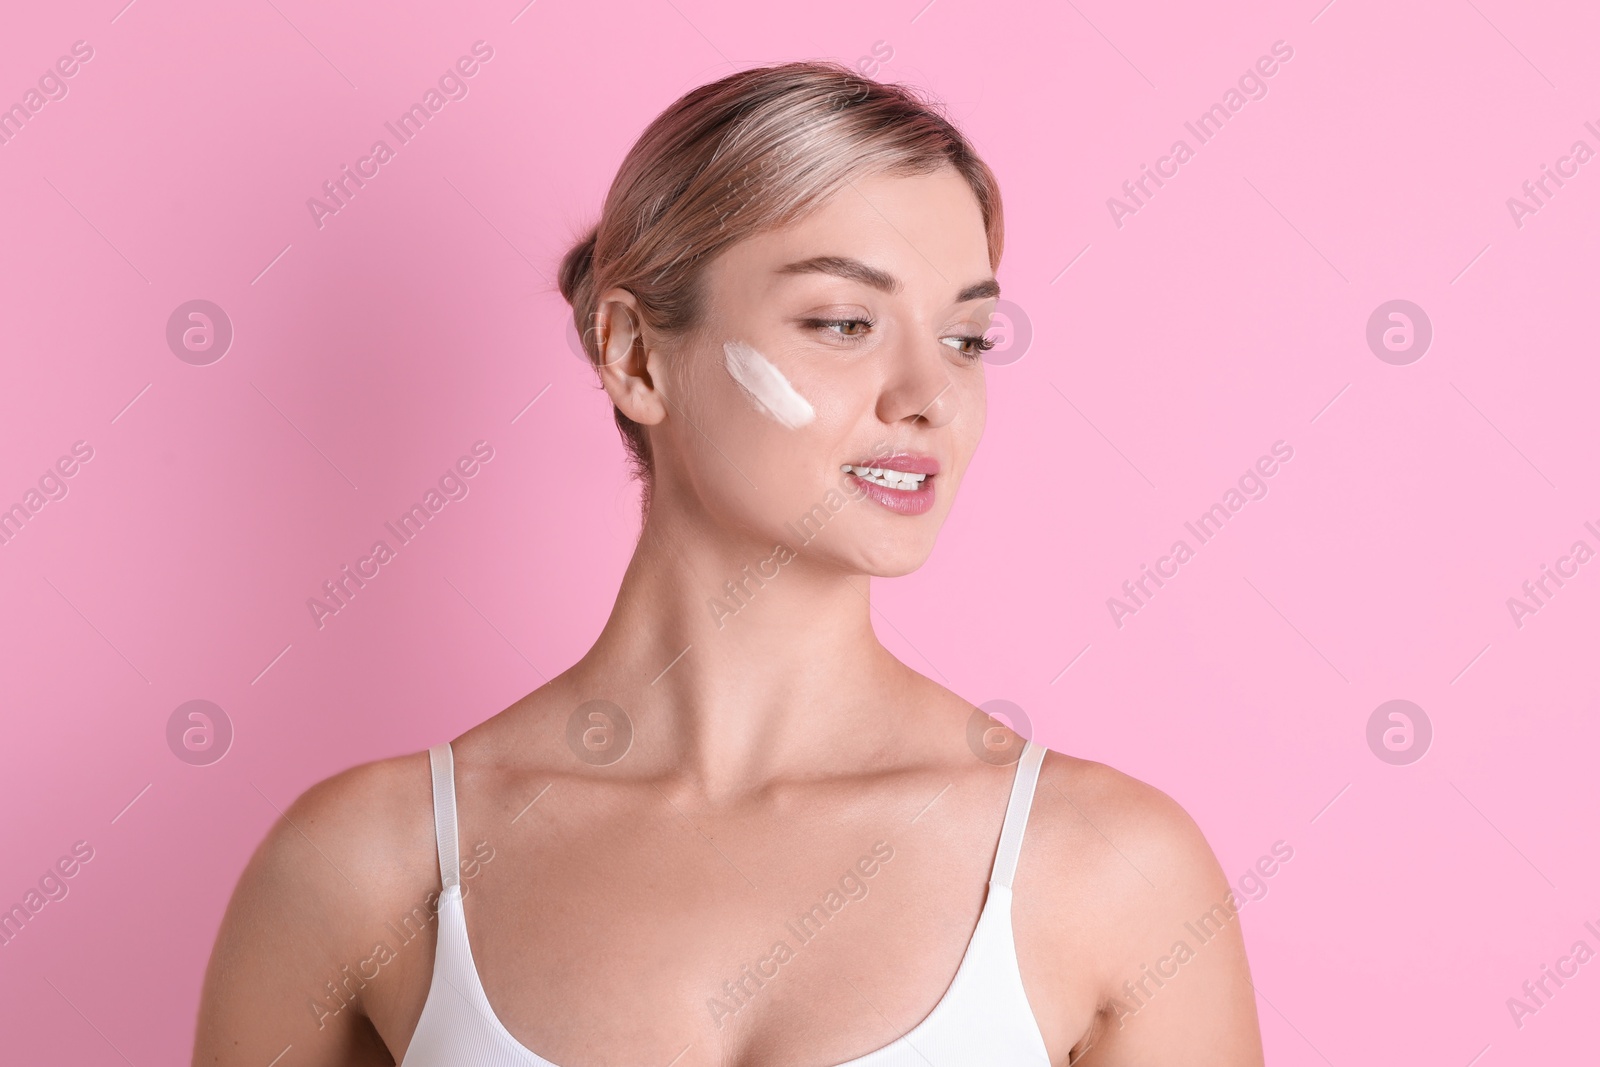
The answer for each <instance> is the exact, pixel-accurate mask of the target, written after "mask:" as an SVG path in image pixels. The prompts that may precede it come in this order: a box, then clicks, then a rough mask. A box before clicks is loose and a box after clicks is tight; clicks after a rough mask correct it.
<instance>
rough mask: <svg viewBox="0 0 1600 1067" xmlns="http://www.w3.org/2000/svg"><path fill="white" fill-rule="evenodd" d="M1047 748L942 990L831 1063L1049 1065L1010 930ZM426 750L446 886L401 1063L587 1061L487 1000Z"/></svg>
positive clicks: (447, 788)
mask: <svg viewBox="0 0 1600 1067" xmlns="http://www.w3.org/2000/svg"><path fill="white" fill-rule="evenodd" d="M1044 754H1045V748H1044V746H1042V745H1035V744H1033V743H1032V742H1031V741H1030V742H1026V743H1025V744H1024V746H1023V750H1022V755H1021V757H1020V758H1019V759H1018V760H1017V770H1016V777H1015V779H1014V780H1013V782H1012V785H1011V798H1010V801H1009V802H1008V803H1007V805H1006V816H1005V822H1004V823H1003V824H1002V826H1001V829H1000V843H999V846H998V847H997V849H996V851H995V859H994V867H993V869H992V870H991V871H990V874H989V891H988V895H987V897H986V898H985V900H984V903H983V910H982V912H981V913H980V915H979V916H978V926H977V929H976V930H974V931H973V934H972V940H971V941H969V942H968V944H967V950H966V954H965V955H964V956H963V957H962V959H961V965H960V966H959V967H958V968H957V970H956V975H955V978H954V979H953V980H952V981H951V983H950V987H949V988H948V989H947V990H946V991H945V994H944V996H943V997H942V998H940V1000H939V1003H938V1004H936V1005H934V1008H933V1010H932V1011H931V1012H929V1013H928V1015H927V1016H926V1017H925V1018H924V1019H923V1020H922V1021H921V1022H920V1023H918V1024H917V1025H916V1026H914V1027H912V1029H911V1030H910V1031H908V1032H907V1033H906V1034H905V1035H903V1036H902V1037H901V1038H900V1039H899V1040H897V1041H894V1042H892V1043H891V1044H888V1045H885V1046H884V1047H882V1048H880V1049H877V1050H876V1051H873V1052H869V1053H867V1054H866V1055H865V1056H860V1057H857V1058H856V1059H853V1060H850V1061H848V1062H846V1063H841V1064H833V1065H828V1067H973V1065H975V1064H983V1065H985V1067H995V1065H998V1067H1050V1057H1049V1054H1048V1053H1047V1052H1046V1050H1045V1044H1044V1037H1043V1036H1042V1035H1041V1033H1040V1032H1039V1024H1038V1021H1037V1020H1036V1019H1035V1018H1034V1015H1033V1009H1032V1008H1031V1007H1030V1006H1029V1004H1028V998H1027V995H1026V993H1024V992H1023V988H1022V975H1021V973H1020V972H1019V970H1018V968H1017V952H1016V943H1015V942H1014V941H1013V939H1012V932H1011V880H1012V878H1013V876H1014V875H1015V874H1016V869H1017V858H1018V856H1019V855H1021V852H1022V835H1023V831H1024V830H1025V829H1026V828H1027V824H1028V812H1029V811H1030V810H1031V808H1032V804H1033V793H1034V786H1035V785H1036V784H1037V783H1038V780H1039V765H1040V763H1041V762H1042V761H1043V759H1044ZM428 755H429V758H430V761H431V764H432V769H433V812H434V816H433V818H434V831H435V835H436V837H437V839H438V844H439V873H440V876H441V879H442V881H443V884H444V892H443V893H442V894H441V895H440V899H439V936H438V943H437V947H436V949H435V951H434V961H433V981H432V983H431V984H430V985H429V987H428V998H427V1000H426V1002H425V1003H424V1004H423V1007H422V1017H421V1018H420V1019H419V1020H418V1022H417V1029H416V1033H415V1034H413V1035H412V1038H411V1044H410V1046H409V1047H407V1049H406V1055H405V1059H404V1060H402V1061H401V1067H586V1065H584V1064H578V1063H569V1064H555V1063H552V1062H551V1061H549V1060H547V1059H545V1058H544V1057H542V1056H540V1055H539V1054H538V1053H536V1052H534V1051H533V1050H532V1049H530V1048H527V1047H525V1046H524V1045H523V1044H522V1043H521V1042H520V1041H518V1040H517V1039H516V1038H515V1037H512V1036H511V1032H510V1031H508V1030H507V1029H506V1028H505V1025H504V1024H502V1023H501V1022H500V1019H499V1018H498V1017H497V1016H496V1015H495V1013H494V1009H493V1008H492V1007H491V1006H490V1005H489V998H488V996H487V995H486V994H485V993H484V991H483V984H482V983H481V982H480V981H479V979H478V969H477V965H476V964H475V963H474V962H473V960H472V947H471V945H469V944H468V942H467V921H466V913H465V912H464V911H463V910H462V906H461V879H460V875H459V873H458V872H459V867H460V860H459V855H458V852H457V843H456V797H455V765H454V760H453V757H452V754H451V751H450V746H449V745H448V744H443V745H437V746H435V747H434V748H431V749H429V750H428Z"/></svg>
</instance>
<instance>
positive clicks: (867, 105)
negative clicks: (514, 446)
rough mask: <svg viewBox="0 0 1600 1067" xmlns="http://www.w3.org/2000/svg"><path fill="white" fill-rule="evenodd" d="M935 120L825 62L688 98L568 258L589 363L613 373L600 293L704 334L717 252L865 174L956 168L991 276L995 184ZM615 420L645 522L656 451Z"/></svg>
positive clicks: (780, 68)
mask: <svg viewBox="0 0 1600 1067" xmlns="http://www.w3.org/2000/svg"><path fill="white" fill-rule="evenodd" d="M937 107H938V105H936V104H934V103H933V102H931V101H927V100H924V99H922V98H921V97H920V96H918V95H917V94H916V93H915V92H914V90H911V89H909V88H906V87H903V86H899V85H891V84H884V83H880V82H876V81H873V80H871V79H870V78H865V77H862V76H861V75H860V74H857V73H856V72H854V71H852V70H850V69H849V68H848V67H845V66H842V65H840V64H838V63H833V62H825V61H815V62H794V63H782V64H778V65H776V66H769V67H757V68H754V69H752V70H744V71H740V72H738V73H736V74H730V75H729V76H727V77H726V78H723V79H721V80H720V81H715V82H711V83H709V84H707V85H702V86H700V87H699V88H697V89H693V90H691V91H690V92H688V93H686V94H685V95H684V96H683V97H681V98H680V99H679V100H678V101H677V102H675V103H674V104H673V105H672V106H671V107H669V108H667V109H666V110H665V111H663V112H662V113H661V114H660V115H659V116H658V117H657V118H656V119H655V121H654V122H652V123H651V124H650V125H649V127H648V128H647V129H646V130H645V131H644V133H642V134H641V135H640V136H639V139H638V141H636V142H635V143H634V145H633V147H632V149H630V150H629V152H628V155H627V157H626V158H625V159H624V160H623V161H622V165H621V166H620V167H619V168H618V169H617V176H616V178H615V179H614V180H613V181H612V183H611V189H610V191H609V192H608V193H607V194H606V200H605V206H604V208H603V209H602V211H601V215H600V221H599V222H598V223H597V224H596V225H595V226H593V227H591V228H590V229H589V231H588V233H587V235H586V236H584V238H583V239H582V240H580V241H579V242H578V243H577V244H576V245H575V246H574V247H573V248H572V249H571V250H570V251H568V252H567V254H566V256H564V257H563V258H562V261H561V270H560V288H561V295H562V296H563V297H564V298H565V299H566V301H567V303H569V304H570V305H572V316H573V322H574V323H575V324H576V326H577V328H578V334H579V336H580V337H581V338H582V339H583V346H584V351H585V352H586V353H587V354H588V356H589V359H590V361H591V362H592V363H595V364H596V366H599V365H600V364H601V363H602V362H603V361H604V356H603V354H602V353H601V352H600V350H599V346H598V344H597V343H596V339H595V336H594V333H593V331H592V330H590V329H589V328H588V327H589V326H590V324H591V323H593V322H594V313H595V311H596V304H597V300H598V297H599V295H600V294H601V293H604V292H607V291H609V290H610V289H612V288H616V287H620V288H622V289H625V290H627V291H628V292H630V293H632V294H633V296H634V297H635V298H636V299H637V300H638V302H639V306H640V309H641V313H642V315H643V316H644V318H645V323H644V325H645V326H646V327H647V328H648V329H650V330H652V331H654V333H655V334H656V335H658V336H661V337H667V338H677V337H682V336H684V335H686V334H687V333H689V332H690V331H692V330H693V329H694V327H695V326H696V325H698V322H699V316H700V311H701V299H702V294H701V291H700V280H701V277H702V275H703V273H704V267H705V265H706V264H708V263H709V262H711V260H712V259H714V258H715V257H716V255H717V254H718V253H719V252H721V251H722V250H723V249H725V248H727V247H728V246H729V245H732V244H733V243H734V242H736V241H739V240H740V239H742V238H744V237H748V236H752V235H754V234H757V233H761V232H764V231H767V230H771V229H776V228H778V227H781V226H784V225H787V224H789V223H792V222H794V221H796V220H798V219H799V218H801V217H802V216H804V215H805V214H806V213H807V212H808V211H810V210H811V209H813V208H815V207H817V206H819V205H820V204H821V203H822V202H823V201H824V200H826V199H827V198H828V197H829V196H831V195H832V194H833V193H834V192H836V191H837V190H838V189H840V188H842V187H843V186H844V185H845V184H846V183H848V182H850V181H851V180H853V179H856V178H860V177H864V176H866V175H869V174H890V175H898V176H914V175H920V174H927V173H931V172H933V171H935V170H938V169H939V168H941V167H945V166H953V167H954V168H955V169H956V170H957V171H958V172H959V173H960V174H961V176H962V177H964V178H965V179H966V180H967V182H968V184H969V185H971V186H972V191H973V194H974V195H975V196H976V197H977V201H978V206H979V208H980V209H981V210H982V213H983V224H984V230H985V232H986V233H987V235H988V244H989V265H990V269H994V268H996V267H998V266H999V263H1000V254H1001V251H1002V248H1003V246H1004V226H1003V217H1002V213H1001V207H1000V188H999V184H998V182H997V181H996V180H995V176H994V173H993V172H992V171H991V170H990V169H989V167H988V165H987V164H985V163H984V162H983V161H982V160H981V159H979V158H978V156H977V153H976V152H975V151H974V150H973V148H972V146H971V145H970V144H969V143H968V142H967V140H966V138H965V137H963V136H962V134H961V133H960V131H958V130H957V129H956V128H955V127H954V126H953V125H952V124H951V123H950V122H949V121H948V120H947V119H946V118H945V117H944V116H943V115H942V114H941V113H940V112H939V111H938V110H936V109H937ZM613 415H614V416H615V418H616V423H617V428H618V429H619V430H620V431H621V432H622V438H623V442H624V444H625V445H626V446H627V450H628V455H629V458H630V461H631V463H632V466H633V470H634V473H635V474H636V475H638V476H639V478H640V480H641V481H642V483H643V487H644V493H645V497H644V504H645V507H646V508H647V509H648V506H649V494H650V488H651V457H650V445H649V441H648V440H647V439H646V437H645V434H644V428H643V427H641V426H640V425H639V424H638V423H636V422H634V421H633V420H632V419H630V418H628V417H627V416H626V415H624V414H623V413H622V412H621V411H620V410H617V409H615V408H613Z"/></svg>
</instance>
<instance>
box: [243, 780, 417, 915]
mask: <svg viewBox="0 0 1600 1067" xmlns="http://www.w3.org/2000/svg"><path fill="white" fill-rule="evenodd" d="M438 882H439V871H438V862H437V852H436V850H435V847H434V831H433V800H432V780H431V776H430V774H429V767H428V754H427V752H425V751H424V752H415V753H409V754H406V755H402V756H394V757H389V758H386V759H378V760H372V761H369V762H365V763H361V764H357V765H356V766H353V767H350V768H348V769H346V770H342V771H339V772H337V773H335V774H332V775H329V776H328V777H326V778H323V779H322V780H320V781H318V782H316V783H315V784H313V785H311V786H310V787H309V788H307V789H305V790H304V791H303V792H302V793H301V794H300V795H299V796H298V797H297V798H296V799H295V800H294V802H293V803H291V804H290V805H289V806H288V807H287V808H285V809H283V810H282V811H281V813H280V815H279V817H278V819H277V820H275V821H274V823H273V825H272V826H271V828H270V829H269V830H268V831H267V833H266V835H265V837H264V838H263V839H262V841H261V844H260V845H259V846H258V847H257V849H256V852H255V854H254V855H253V856H252V857H251V860H250V863H249V865H248V866H247V867H246V869H245V872H244V874H243V875H242V876H241V878H240V882H239V889H238V891H237V895H239V896H240V897H243V898H244V900H245V901H247V902H251V903H256V904H259V905H261V906H263V907H265V908H269V909H270V910H273V911H288V912H290V913H292V914H293V915H294V917H295V919H296V920H297V921H300V922H303V923H305V924H306V927H303V928H309V929H311V930H319V929H320V930H322V931H323V932H324V933H326V935H327V940H328V941H333V942H337V941H338V940H340V939H341V935H342V934H343V933H344V932H346V931H354V930H359V929H362V928H363V927H364V925H365V923H364V921H363V920H364V919H365V918H366V917H367V916H369V915H371V914H374V913H375V912H377V913H380V914H381V913H382V912H381V909H382V908H383V907H384V906H385V904H387V903H388V902H390V901H394V900H408V899H410V898H412V897H416V896H419V895H420V894H421V892H422V891H424V890H425V889H427V888H428V887H430V886H432V887H437V885H438Z"/></svg>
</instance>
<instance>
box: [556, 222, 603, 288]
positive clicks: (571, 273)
mask: <svg viewBox="0 0 1600 1067" xmlns="http://www.w3.org/2000/svg"><path fill="white" fill-rule="evenodd" d="M599 235H600V227H599V226H598V225H596V226H591V227H589V234H588V236H586V237H585V238H584V239H583V240H581V241H579V242H578V243H577V244H575V245H573V246H572V248H571V249H570V250H568V252H567V254H566V255H565V256H562V257H561V271H560V275H559V279H558V284H559V285H560V286H561V295H562V297H564V298H565V299H566V301H567V303H568V304H571V305H572V306H573V308H574V309H576V308H577V306H578V300H579V297H580V294H581V292H582V290H583V288H584V287H585V286H586V285H587V284H588V282H589V280H590V278H591V277H593V275H594V245H595V239H596V238H597V237H598V236H599Z"/></svg>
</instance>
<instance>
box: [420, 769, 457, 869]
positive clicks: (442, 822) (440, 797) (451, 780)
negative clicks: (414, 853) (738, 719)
mask: <svg viewBox="0 0 1600 1067" xmlns="http://www.w3.org/2000/svg"><path fill="white" fill-rule="evenodd" d="M428 762H429V763H430V764H431V765H432V766H433V834H434V837H435V838H436V839H437V840H438V842H439V877H440V880H441V881H442V882H443V883H444V888H445V889H449V888H450V887H451V886H453V885H460V884H461V875H460V873H459V871H460V867H461V860H460V853H459V851H458V850H457V848H456V764H455V756H454V754H452V753H451V751H450V742H448V741H446V742H445V743H444V744H442V745H434V746H433V747H432V748H430V749H428Z"/></svg>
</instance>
